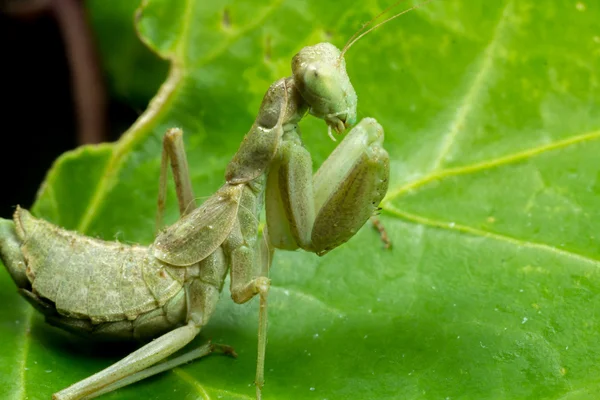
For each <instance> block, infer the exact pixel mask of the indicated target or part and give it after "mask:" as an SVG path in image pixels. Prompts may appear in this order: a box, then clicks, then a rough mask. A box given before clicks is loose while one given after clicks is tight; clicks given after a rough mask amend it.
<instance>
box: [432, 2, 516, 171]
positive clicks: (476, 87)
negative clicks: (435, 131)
mask: <svg viewBox="0 0 600 400" xmlns="http://www.w3.org/2000/svg"><path fill="white" fill-rule="evenodd" d="M512 4H513V1H509V2H508V3H507V5H506V7H505V8H504V10H503V11H502V14H501V15H500V19H499V21H498V24H497V25H496V28H495V29H494V33H493V34H492V39H491V41H490V43H489V45H488V46H487V47H486V48H485V50H484V51H483V61H482V62H481V67H480V68H479V70H478V71H477V73H476V75H475V77H474V79H473V81H472V83H471V84H470V85H469V89H468V90H467V92H466V93H465V95H464V96H463V98H462V101H461V103H460V106H459V107H458V108H457V109H456V114H455V115H454V118H453V120H452V121H451V123H450V129H449V130H448V132H447V133H446V134H445V135H444V137H443V138H442V146H441V150H440V151H439V153H438V155H437V156H436V158H435V159H434V161H433V163H432V166H431V168H430V171H437V170H439V167H440V166H441V165H442V164H443V161H444V159H445V158H446V156H447V155H448V153H449V152H450V150H451V149H452V146H453V144H454V142H455V141H456V138H457V136H458V134H459V132H460V131H461V129H462V128H463V127H464V123H465V121H466V120H467V118H468V116H469V114H470V113H471V110H472V109H473V105H474V104H477V99H478V98H479V97H480V96H481V95H482V92H483V89H484V87H485V82H486V81H487V80H488V79H489V75H490V72H491V70H492V66H493V65H494V63H493V61H494V58H495V54H496V52H497V50H498V48H499V47H500V45H501V43H503V42H504V41H505V40H506V39H505V34H504V33H505V30H506V24H507V21H508V20H509V18H508V16H509V14H510V10H512Z"/></svg>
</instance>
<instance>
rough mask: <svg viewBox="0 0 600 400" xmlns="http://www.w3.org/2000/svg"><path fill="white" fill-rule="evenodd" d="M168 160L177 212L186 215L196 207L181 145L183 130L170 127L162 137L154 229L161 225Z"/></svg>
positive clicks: (165, 195) (183, 149)
mask: <svg viewBox="0 0 600 400" xmlns="http://www.w3.org/2000/svg"><path fill="white" fill-rule="evenodd" d="M169 161H170V162H171V170H172V171H173V180H174V181H175V191H176V193H177V200H178V203H179V212H180V214H181V216H184V215H186V214H187V213H189V212H190V211H192V210H193V209H195V208H196V200H195V198H194V191H193V189H192V182H191V180H190V171H189V167H188V162H187V157H186V155H185V147H184V145H183V131H182V130H181V129H178V128H172V129H169V130H168V131H167V133H165V136H164V138H163V152H162V158H161V163H160V183H159V188H158V209H157V212H156V229H157V230H158V229H160V227H161V226H162V220H163V215H164V211H165V203H166V197H167V172H168V171H167V170H168V168H169V167H168V165H167V164H169Z"/></svg>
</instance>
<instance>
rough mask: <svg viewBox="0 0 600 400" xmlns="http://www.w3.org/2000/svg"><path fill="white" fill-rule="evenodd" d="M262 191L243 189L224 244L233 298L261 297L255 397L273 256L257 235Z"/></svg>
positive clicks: (261, 364) (258, 393) (260, 376)
mask: <svg viewBox="0 0 600 400" xmlns="http://www.w3.org/2000/svg"><path fill="white" fill-rule="evenodd" d="M258 196H260V191H258V192H257V191H255V190H253V189H252V188H251V187H250V186H246V187H245V188H244V192H243V195H242V197H241V200H240V206H239V211H238V215H237V218H238V220H237V221H236V223H235V225H234V227H233V229H232V231H231V233H230V235H229V237H228V239H227V241H226V242H225V243H224V247H225V248H226V251H227V253H228V254H230V257H229V258H230V263H231V270H230V276H231V288H230V290H231V297H232V299H233V301H235V302H236V303H238V304H241V303H245V302H247V301H248V300H250V299H251V298H253V297H254V296H255V295H257V294H258V295H259V296H260V306H259V307H260V308H259V328H258V359H257V364H256V380H255V384H256V398H257V399H260V398H261V389H262V387H263V385H264V362H265V348H266V342H267V295H268V293H269V286H270V280H269V278H268V274H269V263H270V260H271V257H272V255H273V250H272V248H270V246H269V244H268V241H267V240H266V232H265V233H264V238H265V240H259V237H258V209H259V207H258V206H259V205H260V199H259V197H258Z"/></svg>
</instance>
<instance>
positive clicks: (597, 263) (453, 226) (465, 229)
mask: <svg viewBox="0 0 600 400" xmlns="http://www.w3.org/2000/svg"><path fill="white" fill-rule="evenodd" d="M384 210H385V211H387V212H389V213H390V214H392V215H394V216H396V217H398V218H401V219H404V220H406V221H409V222H413V223H417V224H420V225H426V226H430V227H433V228H439V229H446V230H450V231H457V232H460V233H466V234H470V235H473V236H479V237H483V238H490V239H494V240H498V241H503V242H508V243H511V244H515V245H517V246H520V247H526V248H531V249H539V250H544V251H547V252H550V253H555V254H557V255H560V256H564V257H569V258H572V259H575V260H577V261H580V262H583V263H585V264H591V265H593V266H594V267H600V260H596V259H594V258H590V257H588V256H585V255H583V254H579V253H575V252H572V251H568V250H564V249H559V248H557V247H554V246H552V245H549V244H546V243H538V242H532V241H528V240H522V239H518V238H515V237H512V236H508V235H502V234H499V233H494V232H489V231H485V230H482V229H477V228H473V227H471V226H468V225H461V224H457V223H454V222H452V223H449V222H444V221H438V220H435V219H430V218H427V217H424V216H421V215H416V214H412V213H409V212H406V211H403V210H400V209H398V208H396V207H394V206H391V205H388V206H386V207H385V208H384Z"/></svg>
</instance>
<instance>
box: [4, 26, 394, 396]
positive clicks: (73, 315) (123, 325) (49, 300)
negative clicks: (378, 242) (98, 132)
mask: <svg viewBox="0 0 600 400" xmlns="http://www.w3.org/2000/svg"><path fill="white" fill-rule="evenodd" d="M393 18H394V17H393ZM377 26H378V25H377ZM375 27H376V26H375ZM360 37H361V36H358V37H357V39H358V38H360ZM351 43H353V42H352V41H351V42H350V44H351ZM347 47H348V46H347ZM347 47H346V49H347ZM346 49H344V50H343V51H340V50H338V49H337V48H336V47H335V46H333V45H331V44H329V43H320V44H317V45H315V46H310V47H305V48H304V49H302V50H301V51H300V52H299V53H298V54H297V55H296V56H294V58H293V60H292V72H293V75H292V76H291V77H288V78H283V79H280V80H278V81H277V82H275V83H274V84H273V85H272V86H271V87H270V88H269V90H268V91H267V93H266V94H265V97H264V99H263V102H262V104H261V106H260V110H259V113H258V116H257V118H256V120H255V122H254V124H253V126H252V128H251V129H250V131H249V132H248V134H247V135H246V136H245V138H244V140H243V141H242V143H241V145H240V148H239V149H238V152H237V153H236V154H235V156H234V157H233V159H232V161H231V162H230V163H229V165H228V166H227V171H226V183H225V184H224V185H223V186H222V187H221V188H220V189H219V190H218V191H217V192H216V193H215V194H214V195H212V196H211V197H210V198H208V199H207V200H206V201H205V202H204V203H203V204H202V205H201V206H200V207H198V208H196V207H195V200H194V199H195V198H194V194H193V191H192V186H191V183H190V178H189V174H188V168H187V161H186V157H185V151H184V148H183V140H182V132H181V130H178V129H171V130H169V131H168V132H167V133H166V135H165V138H164V146H163V162H162V168H161V178H160V191H159V201H158V203H159V207H158V208H159V212H158V217H157V224H158V225H160V221H161V219H162V218H161V216H162V210H163V208H164V201H165V191H166V176H167V170H168V164H169V161H170V164H171V169H172V171H173V176H174V180H175V184H176V192H177V197H178V201H179V210H180V213H181V219H180V220H179V221H177V222H176V223H175V224H173V225H171V226H170V227H168V228H166V229H164V230H163V231H161V232H160V233H159V234H158V236H157V237H156V239H155V241H154V243H153V244H152V245H151V246H149V247H143V246H129V245H124V244H121V243H117V242H105V241H101V240H97V239H93V238H89V237H85V236H83V235H80V234H77V233H76V232H70V231H66V230H64V229H61V228H59V227H56V226H54V225H51V224H50V223H48V222H46V221H43V220H40V219H36V218H34V217H32V216H31V214H29V212H27V211H26V210H24V209H21V208H17V210H16V212H15V215H14V218H13V220H3V219H0V257H1V259H2V261H3V263H4V265H5V266H6V267H7V269H8V271H9V273H10V275H11V277H12V278H13V280H14V281H15V283H16V284H17V286H18V287H19V291H20V293H21V294H22V295H23V296H24V297H25V298H26V299H27V300H28V301H29V302H30V303H31V304H32V305H33V306H34V307H36V308H37V309H38V310H40V311H41V312H42V313H43V314H44V315H45V316H46V320H47V321H48V322H49V323H51V324H53V325H55V326H58V327H61V328H63V329H66V330H69V331H73V332H77V333H84V334H89V335H94V336H98V337H106V338H110V339H139V340H143V341H148V340H149V339H153V338H156V339H155V340H153V341H151V342H148V343H147V344H145V345H144V346H143V347H141V348H140V349H138V350H137V351H135V352H133V353H131V354H130V355H129V356H127V357H125V358H124V359H122V360H121V361H119V362H117V363H115V364H113V365H112V366H109V367H108V368H106V369H104V370H102V371H100V372H98V373H97V374H95V375H92V376H91V377H89V378H87V379H84V380H82V381H80V382H78V383H75V384H74V385H72V386H70V387H68V388H66V389H64V390H62V391H60V392H58V393H56V394H55V395H54V396H53V397H54V398H55V399H80V398H92V397H96V396H98V395H101V394H104V393H107V392H110V391H113V390H115V389H118V388H120V387H122V386H125V385H128V384H130V383H132V382H135V381H137V380H140V379H143V378H145V377H147V376H151V375H154V374H156V373H159V372H162V371H164V370H167V369H171V368H173V367H176V366H177V365H180V364H183V363H185V362H188V361H190V360H192V359H194V358H199V357H202V356H204V355H207V354H209V353H211V352H213V351H216V350H218V351H222V352H230V353H231V352H232V349H230V348H228V347H227V346H219V345H211V344H207V345H205V346H202V347H200V348H198V349H196V350H192V351H191V352H189V353H186V354H184V355H182V356H179V357H176V358H173V359H170V360H167V361H164V360H165V359H166V358H167V357H168V356H169V355H171V354H173V353H174V352H176V351H178V350H179V349H181V348H183V347H184V346H185V345H187V344H188V343H189V342H190V341H191V340H192V339H193V338H194V337H195V336H196V335H197V334H198V333H199V332H200V330H201V328H202V327H203V326H204V325H206V323H207V322H208V320H209V318H210V316H211V314H212V313H213V312H214V310H215V306H216V303H217V301H218V299H219V294H220V292H221V290H222V288H223V284H224V280H225V277H226V274H227V273H228V272H229V273H230V278H231V294H232V298H233V300H234V301H235V302H236V303H244V302H246V301H248V300H250V299H251V298H252V297H254V296H255V295H257V294H258V295H259V296H260V299H261V308H260V309H261V311H260V318H259V320H260V327H259V333H258V338H259V356H258V362H257V373H256V388H257V389H256V391H257V398H260V396H261V388H262V386H263V382H264V378H263V376H264V375H263V371H264V349H265V344H266V298H267V294H268V290H269V285H270V281H269V279H268V278H267V276H266V275H267V274H266V271H268V268H269V262H270V256H271V253H272V251H273V248H280V249H286V250H295V249H298V248H301V249H304V250H306V251H310V252H314V253H316V254H318V255H324V254H325V253H327V252H328V251H330V250H332V249H333V248H335V247H337V246H339V245H341V244H343V243H344V242H346V241H347V240H348V239H350V238H351V237H352V236H353V235H354V234H355V233H356V232H357V231H358V230H359V229H360V227H362V226H363V225H364V223H365V222H366V221H367V220H368V219H369V217H371V216H372V215H373V213H374V212H375V211H376V209H377V206H378V204H379V202H380V201H381V199H382V198H383V196H384V195H385V193H386V191H387V185H388V180H389V158H388V155H387V152H386V151H385V150H384V149H383V148H382V147H381V144H382V142H383V129H382V128H381V126H380V125H379V124H378V123H377V122H376V121H375V120H374V119H372V118H365V119H363V120H362V121H361V122H360V123H358V124H357V125H356V126H355V127H354V128H353V129H352V130H351V131H350V132H349V133H348V134H347V136H346V137H345V138H344V140H343V141H342V142H341V143H340V145H339V146H338V147H337V148H336V149H335V151H334V152H333V153H332V154H331V155H330V156H329V158H328V159H327V160H326V161H325V162H324V163H323V165H322V166H321V167H320V169H319V170H318V172H317V173H316V174H315V175H314V177H313V174H312V160H311V156H310V154H309V153H308V151H307V150H306V149H305V148H304V147H303V145H302V141H301V139H300V134H299V130H298V126H297V123H298V122H299V121H300V120H301V119H302V118H303V117H304V116H305V115H306V114H307V113H308V112H310V114H312V115H314V116H316V117H318V118H321V119H323V120H324V121H325V122H326V123H327V125H328V128H329V131H330V134H331V130H335V131H337V132H340V133H341V132H342V131H344V130H345V129H346V128H347V127H349V126H351V125H354V123H355V122H356V107H357V96H356V93H355V91H354V88H353V87H352V84H351V83H350V79H349V78H348V75H347V73H346V69H345V61H344V57H343V52H344V51H345V50H346ZM263 201H264V202H265V207H266V217H267V223H266V228H265V232H264V237H265V240H260V239H259V232H258V225H259V224H258V221H259V214H260V210H261V208H262V203H263ZM115 276H117V277H118V279H114V277H115ZM81 299H87V301H82V300H81Z"/></svg>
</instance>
